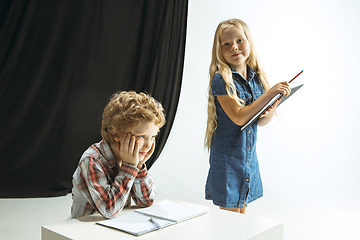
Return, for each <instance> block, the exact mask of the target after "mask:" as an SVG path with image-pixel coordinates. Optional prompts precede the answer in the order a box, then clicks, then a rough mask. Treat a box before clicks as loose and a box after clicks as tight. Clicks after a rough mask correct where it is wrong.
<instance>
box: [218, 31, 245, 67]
mask: <svg viewBox="0 0 360 240" xmlns="http://www.w3.org/2000/svg"><path fill="white" fill-rule="evenodd" d="M220 45H221V51H222V54H223V57H224V59H225V61H226V62H227V63H228V64H229V65H230V66H231V67H233V68H235V69H236V70H237V71H239V70H241V69H243V68H244V67H246V60H247V59H248V57H249V55H250V45H249V41H248V39H247V38H246V36H245V33H244V31H242V30H241V29H240V28H238V27H236V26H233V27H230V28H227V29H225V30H224V32H223V33H222V35H221V36H220Z"/></svg>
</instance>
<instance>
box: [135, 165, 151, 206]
mask: <svg viewBox="0 0 360 240" xmlns="http://www.w3.org/2000/svg"><path fill="white" fill-rule="evenodd" d="M130 194H131V198H132V199H133V200H134V202H135V204H136V205H139V206H143V207H149V206H151V205H152V204H153V202H154V199H155V186H154V184H153V181H152V178H151V176H150V174H149V173H148V171H147V169H146V167H144V168H143V169H142V170H140V171H139V172H138V175H137V176H136V178H135V181H134V185H133V186H132V189H131V192H130Z"/></svg>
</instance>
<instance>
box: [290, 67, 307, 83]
mask: <svg viewBox="0 0 360 240" xmlns="http://www.w3.org/2000/svg"><path fill="white" fill-rule="evenodd" d="M303 71H304V70H301V72H299V73H298V75H296V76H295V77H294V78H293V79H291V80H290V81H289V83H291V82H292V81H293V80H294V79H295V78H297V77H298V76H299V75H300V74H302V72H303Z"/></svg>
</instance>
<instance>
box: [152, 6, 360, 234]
mask: <svg viewBox="0 0 360 240" xmlns="http://www.w3.org/2000/svg"><path fill="white" fill-rule="evenodd" d="M188 14H189V15H188V32H187V43H186V57H185V68H184V75H183V85H182V92H181V97H180V103H179V107H178V112H177V116H176V120H175V123H174V126H173V129H172V132H171V134H170V138H169V141H168V142H167V144H166V146H165V148H164V151H163V153H162V154H161V156H160V158H159V159H158V161H157V162H156V163H155V164H154V166H153V168H152V169H151V170H150V172H151V174H152V176H153V178H154V181H155V184H156V186H157V189H158V194H159V196H161V197H163V198H165V197H166V198H176V199H179V200H184V201H191V202H195V203H200V204H209V205H212V204H211V202H209V201H205V200H204V185H205V181H206V176H207V170H208V153H207V151H206V150H205V149H204V147H203V140H204V134H205V127H206V119H207V112H206V111H207V87H208V81H209V76H208V67H209V64H210V60H211V48H212V42H213V35H214V32H215V29H216V27H217V25H218V23H219V22H220V21H222V20H225V19H229V18H234V17H235V18H240V19H242V20H244V21H245V22H246V23H247V24H248V25H249V27H250V29H251V30H252V33H253V36H254V39H255V44H256V47H257V49H258V52H259V55H260V58H261V60H262V63H263V65H264V67H265V69H266V70H267V74H268V77H269V80H270V83H271V84H272V85H273V84H275V83H277V82H279V81H284V80H290V79H291V78H292V77H294V76H295V75H296V74H297V73H298V72H299V71H301V70H304V73H303V74H302V75H300V77H299V78H298V80H299V81H302V82H303V83H305V85H304V87H303V88H302V89H301V90H299V92H297V93H296V94H295V95H294V96H293V97H292V98H291V99H289V100H288V102H286V103H284V105H282V106H281V107H280V108H279V109H278V113H279V117H278V118H276V119H274V120H273V121H272V122H271V123H270V124H269V125H268V126H265V127H261V128H259V133H258V138H259V140H258V157H259V161H260V169H261V172H262V178H263V185H264V197H263V198H261V199H259V200H257V201H255V202H254V203H252V204H250V205H249V207H248V213H249V212H250V213H253V214H258V215H263V216H266V217H274V218H280V220H284V221H288V223H287V224H288V225H286V226H288V227H290V228H291V226H292V225H291V224H292V222H293V221H295V220H294V219H292V218H291V217H290V216H287V215H286V214H285V211H286V212H289V211H290V212H291V213H296V214H307V215H308V216H312V214H314V216H316V217H317V218H316V220H319V221H325V222H327V223H329V221H330V220H329V218H332V217H333V218H334V219H337V218H344V217H347V218H350V219H352V220H356V221H358V223H360V220H359V218H358V217H357V216H355V215H351V216H350V215H348V214H350V213H352V212H353V210H354V209H355V210H360V207H359V206H360V204H359V202H360V175H359V171H360V156H359V153H358V152H359V148H360V146H359V140H358V138H359V137H358V136H359V135H360V129H359V126H358V124H357V122H358V118H359V116H360V106H359V105H358V101H359V100H358V99H359V94H358V90H359V89H360V79H359V74H358V69H359V68H360V47H359V46H360V30H359V29H360V2H358V1H356V0H342V1H340V0H332V1H331V0H330V1H329V0H318V1H313V0H311V1H310V0H303V1H297V2H296V3H294V1H287V0H277V1H266V0H252V1H240V0H221V1H220V0H219V1H214V0H190V2H189V12H188ZM325 205H326V208H325V207H324V206H325ZM283 206H287V207H286V210H284V209H283V208H282V207H283ZM319 206H320V208H321V206H322V207H323V209H322V210H321V211H320V212H318V213H317V212H316V210H317V209H319ZM335 210H336V211H335ZM281 212H283V213H284V214H280V213H281ZM359 212H360V211H358V213H359ZM335 213H336V214H340V215H335V216H334V215H329V214H335ZM331 216H332V217H331ZM303 217H305V215H303ZM313 221H315V220H313ZM299 223H300V222H299ZM301 223H302V222H301ZM332 224H334V226H335V225H336V226H339V222H336V223H332ZM340 225H341V224H340ZM350 225H351V224H350ZM358 225H359V224H358ZM351 227H352V226H350V227H349V226H348V228H349V229H352V228H351ZM295 229H296V228H295V226H293V230H294V231H296V230H295ZM340 229H341V226H340ZM349 229H347V230H349ZM308 230H309V227H308ZM343 230H344V229H343ZM343 230H341V231H340V230H339V231H338V232H337V233H338V234H339V232H343ZM309 231H310V230H309ZM312 234H313V235H314V234H315V235H316V234H319V236H321V235H320V233H314V232H312ZM332 236H335V235H332ZM349 236H350V235H349ZM351 236H353V233H352V235H351ZM359 237H360V234H359ZM289 239H296V238H295V237H294V236H292V237H290V238H289ZM307 239H312V238H307ZM343 239H345V238H343ZM347 239H350V238H347Z"/></svg>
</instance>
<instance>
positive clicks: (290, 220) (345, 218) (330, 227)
mask: <svg viewBox="0 0 360 240" xmlns="http://www.w3.org/2000/svg"><path fill="white" fill-rule="evenodd" d="M158 197H161V198H166V196H163V195H162V194H158ZM274 199H275V198H274ZM180 200H184V199H180ZM194 202H195V203H197V204H206V205H211V203H210V202H208V201H205V200H204V201H199V200H197V201H196V200H195V201H194ZM70 206H71V194H68V195H67V196H64V197H56V198H35V199H0V216H1V220H0V232H1V234H0V239H1V240H12V239H16V240H22V239H26V240H39V239H41V234H40V228H41V226H42V225H47V224H51V223H56V222H60V221H64V220H65V219H66V218H67V217H68V216H69V214H70ZM219 211H220V210H219ZM246 214H251V215H256V216H261V217H265V218H271V219H277V220H281V221H284V222H285V237H284V239H285V240H297V239H299V240H300V239H301V240H303V239H327V240H328V239H347V240H349V239H354V240H355V239H360V220H359V219H360V218H359V215H360V207H359V204H357V203H353V204H347V205H342V207H339V206H331V205H328V204H325V203H324V204H316V203H314V204H310V205H309V204H308V205H307V206H306V207H304V206H303V205H302V204H300V203H295V202H287V201H283V202H281V203H278V204H276V202H275V201H272V196H271V195H269V194H266V196H265V197H263V198H261V199H259V200H257V201H255V202H254V203H252V204H251V205H249V207H248V209H247V213H246Z"/></svg>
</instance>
